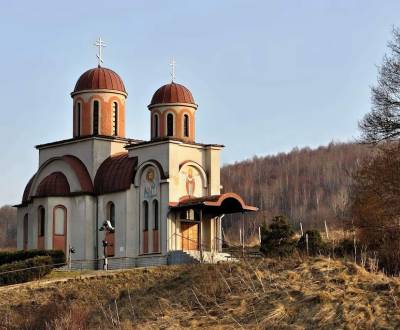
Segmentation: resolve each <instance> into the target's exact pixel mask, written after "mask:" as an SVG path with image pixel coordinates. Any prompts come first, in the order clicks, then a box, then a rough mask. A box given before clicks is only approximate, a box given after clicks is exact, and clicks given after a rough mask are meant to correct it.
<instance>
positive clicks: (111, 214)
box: [107, 202, 115, 228]
mask: <svg viewBox="0 0 400 330" xmlns="http://www.w3.org/2000/svg"><path fill="white" fill-rule="evenodd" d="M107 213H108V214H107V220H110V222H111V226H113V227H114V228H115V205H114V203H113V202H110V203H108V212H107Z"/></svg>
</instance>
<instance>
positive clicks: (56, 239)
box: [53, 205, 67, 252]
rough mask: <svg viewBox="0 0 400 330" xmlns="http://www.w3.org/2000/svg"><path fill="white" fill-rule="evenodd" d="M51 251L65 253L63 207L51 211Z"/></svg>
mask: <svg viewBox="0 0 400 330" xmlns="http://www.w3.org/2000/svg"><path fill="white" fill-rule="evenodd" d="M53 249H54V250H63V251H64V252H66V251H67V209H66V208H65V207H64V206H63V205H57V206H55V207H54V209H53Z"/></svg>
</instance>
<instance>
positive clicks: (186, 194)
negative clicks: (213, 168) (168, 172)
mask: <svg viewBox="0 0 400 330" xmlns="http://www.w3.org/2000/svg"><path fill="white" fill-rule="evenodd" d="M180 195H181V196H182V197H181V199H182V198H192V197H201V196H202V179H201V176H200V173H199V171H198V170H197V169H196V168H194V167H192V166H188V167H186V168H185V169H183V170H182V171H181V172H180Z"/></svg>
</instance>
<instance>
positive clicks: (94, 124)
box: [71, 65, 128, 138]
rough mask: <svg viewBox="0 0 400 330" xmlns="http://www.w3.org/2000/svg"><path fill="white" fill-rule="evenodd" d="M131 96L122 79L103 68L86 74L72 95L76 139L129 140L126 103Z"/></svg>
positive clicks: (78, 82)
mask: <svg viewBox="0 0 400 330" xmlns="http://www.w3.org/2000/svg"><path fill="white" fill-rule="evenodd" d="M127 96H128V94H127V92H126V90H125V86H124V83H123V82H122V79H121V77H120V76H119V75H118V74H117V73H115V72H114V71H112V70H110V69H107V68H103V67H101V66H100V65H99V66H98V67H97V68H94V69H90V70H88V71H86V72H85V73H83V74H82V75H81V76H80V77H79V79H78V81H77V83H76V85H75V89H74V91H73V92H72V93H71V97H72V99H73V120H74V124H73V136H74V138H77V137H81V136H90V135H93V136H96V135H103V136H115V137H122V138H124V137H125V100H126V98H127Z"/></svg>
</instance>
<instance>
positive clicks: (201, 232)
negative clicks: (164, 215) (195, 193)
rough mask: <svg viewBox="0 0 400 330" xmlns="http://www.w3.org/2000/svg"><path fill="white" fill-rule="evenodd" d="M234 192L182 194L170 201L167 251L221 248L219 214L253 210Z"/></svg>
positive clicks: (220, 217)
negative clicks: (202, 194) (191, 195)
mask: <svg viewBox="0 0 400 330" xmlns="http://www.w3.org/2000/svg"><path fill="white" fill-rule="evenodd" d="M257 210H258V208H256V207H253V206H249V205H246V204H245V203H244V201H243V199H242V198H241V197H240V196H239V195H237V194H234V193H226V194H222V195H213V196H206V197H201V198H186V199H184V200H181V201H180V202H178V203H170V219H171V221H170V224H169V233H170V234H169V240H168V249H169V251H176V250H181V251H188V252H190V254H195V252H196V251H198V252H200V253H203V252H204V253H206V254H207V253H220V252H222V241H223V237H222V217H223V215H224V214H230V213H238V212H240V213H245V212H255V211H257Z"/></svg>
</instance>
